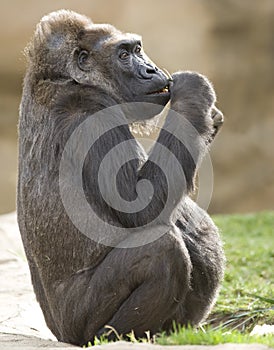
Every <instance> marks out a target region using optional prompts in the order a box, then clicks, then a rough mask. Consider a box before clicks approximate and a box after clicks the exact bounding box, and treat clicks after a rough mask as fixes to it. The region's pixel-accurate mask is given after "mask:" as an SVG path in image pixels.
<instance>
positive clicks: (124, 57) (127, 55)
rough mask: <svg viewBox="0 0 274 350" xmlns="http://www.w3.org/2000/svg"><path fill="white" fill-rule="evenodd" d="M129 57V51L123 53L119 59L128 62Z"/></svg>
mask: <svg viewBox="0 0 274 350" xmlns="http://www.w3.org/2000/svg"><path fill="white" fill-rule="evenodd" d="M128 57H129V52H127V51H122V52H121V53H120V55H119V58H120V59H121V60H126V59H127V58H128Z"/></svg>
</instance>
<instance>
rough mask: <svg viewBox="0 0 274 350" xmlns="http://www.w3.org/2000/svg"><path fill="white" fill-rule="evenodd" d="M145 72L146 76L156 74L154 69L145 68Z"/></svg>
mask: <svg viewBox="0 0 274 350" xmlns="http://www.w3.org/2000/svg"><path fill="white" fill-rule="evenodd" d="M146 72H147V73H148V74H155V73H156V72H157V69H156V68H147V70H146Z"/></svg>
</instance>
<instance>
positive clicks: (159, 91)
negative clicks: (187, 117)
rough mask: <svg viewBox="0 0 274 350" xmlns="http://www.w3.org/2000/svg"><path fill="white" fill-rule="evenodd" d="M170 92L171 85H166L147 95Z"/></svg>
mask: <svg viewBox="0 0 274 350" xmlns="http://www.w3.org/2000/svg"><path fill="white" fill-rule="evenodd" d="M168 93H169V85H166V86H164V87H163V88H161V89H160V90H156V91H152V92H148V93H147V95H159V94H168Z"/></svg>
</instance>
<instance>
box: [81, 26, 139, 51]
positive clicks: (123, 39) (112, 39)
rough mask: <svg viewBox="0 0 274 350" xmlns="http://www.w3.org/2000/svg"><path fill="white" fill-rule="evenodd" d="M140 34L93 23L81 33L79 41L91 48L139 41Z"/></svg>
mask: <svg viewBox="0 0 274 350" xmlns="http://www.w3.org/2000/svg"><path fill="white" fill-rule="evenodd" d="M141 41H142V38H141V36H140V35H137V34H133V33H122V32H121V31H119V30H118V29H116V28H115V27H113V26H112V25H109V24H93V25H91V26H89V27H88V28H86V30H85V31H84V32H83V33H82V35H81V39H80V42H81V44H85V45H86V46H92V48H93V49H96V47H99V46H113V47H116V46H119V45H123V44H126V43H127V44H129V45H130V44H132V45H133V44H135V43H137V42H139V43H141Z"/></svg>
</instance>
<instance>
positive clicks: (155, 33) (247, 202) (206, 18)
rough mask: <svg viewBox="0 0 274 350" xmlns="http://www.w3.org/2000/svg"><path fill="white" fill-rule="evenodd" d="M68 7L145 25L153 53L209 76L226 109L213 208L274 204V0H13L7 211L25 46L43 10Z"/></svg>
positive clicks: (1, 16) (3, 59)
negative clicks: (45, 0) (53, 1)
mask: <svg viewBox="0 0 274 350" xmlns="http://www.w3.org/2000/svg"><path fill="white" fill-rule="evenodd" d="M59 8H71V9H73V10H75V11H78V12H80V13H85V14H86V15H88V16H90V17H91V18H92V19H93V20H94V21H95V22H110V23H112V24H113V25H115V26H117V27H118V28H120V29H122V30H125V31H132V32H137V33H139V34H141V35H142V36H143V39H144V44H145V49H146V51H147V53H148V54H149V55H150V56H151V57H152V58H153V59H154V61H155V62H156V63H157V64H158V65H159V66H160V67H164V68H166V69H168V70H169V71H171V72H172V71H175V70H179V69H183V70H196V71H200V72H201V73H203V74H206V75H208V76H209V78H210V79H211V80H212V81H213V83H214V85H215V88H216V90H217V93H218V100H219V108H220V109H221V110H223V112H224V114H225V116H226V123H225V126H224V128H223V131H222V133H221V134H220V136H218V138H217V140H216V141H215V144H214V146H213V149H212V159H213V165H214V180H215V187H214V193H213V198H212V202H211V205H210V208H209V209H210V211H211V212H236V211H239V212H245V211H255V210H263V209H274V180H273V174H274V162H273V148H274V140H273V136H272V134H273V131H274V118H273V112H274V79H273V73H274V40H273V33H274V21H273V18H274V2H273V0H264V1H250V0H241V1H239V0H223V1H219V0H203V1H191V0H183V1H181V0H170V1H169V2H163V1H158V2H147V1H145V0H139V1H138V3H136V1H133V0H116V1H115V2H114V1H113V2H110V1H108V0H93V1H90V0H82V1H81V2H78V3H77V2H75V1H72V0H66V1H65V0H60V1H58V2H56V3H50V2H37V1H34V0H26V1H24V2H22V1H20V0H14V1H12V2H3V4H2V7H1V13H0V28H1V30H0V44H1V51H0V163H1V164H2V167H1V173H0V213H1V212H2V213H3V212H7V211H10V210H13V209H14V208H15V178H16V167H17V165H16V124H17V115H18V105H19V101H20V93H21V81H22V76H23V73H24V69H25V68H24V66H25V62H24V57H23V54H22V51H23V49H24V47H25V45H26V43H27V42H28V40H29V38H30V37H31V35H32V33H33V30H34V28H35V25H36V23H37V22H38V21H39V20H40V18H41V17H42V16H43V15H44V14H46V13H48V12H50V11H53V10H56V9H59Z"/></svg>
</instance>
